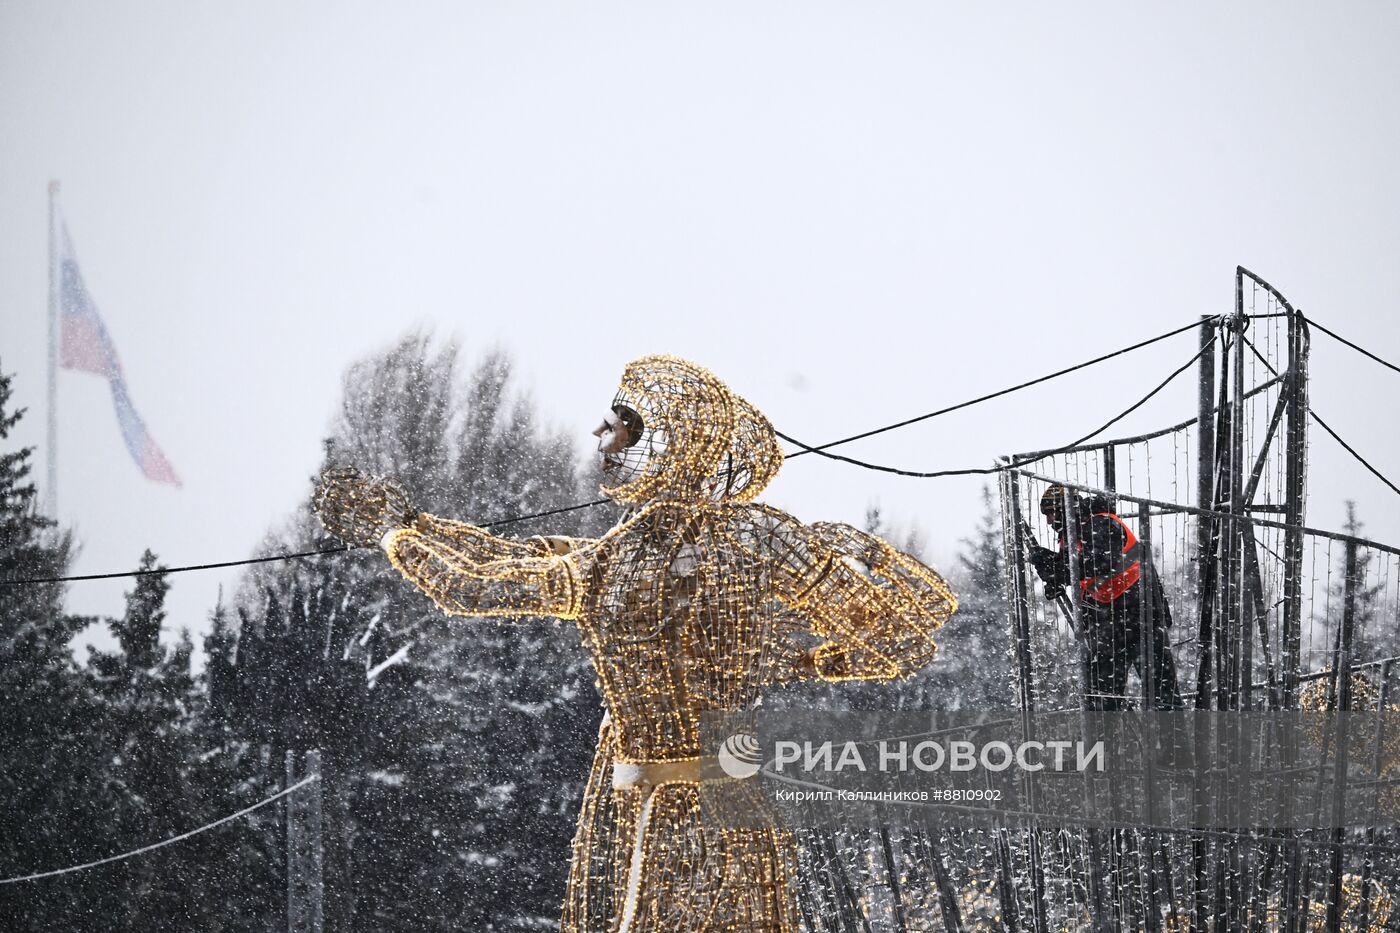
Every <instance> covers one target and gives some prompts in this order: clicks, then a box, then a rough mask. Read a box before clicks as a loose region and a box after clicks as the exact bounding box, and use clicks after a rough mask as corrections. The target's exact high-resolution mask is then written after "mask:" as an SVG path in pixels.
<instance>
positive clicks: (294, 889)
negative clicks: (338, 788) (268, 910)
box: [287, 749, 324, 933]
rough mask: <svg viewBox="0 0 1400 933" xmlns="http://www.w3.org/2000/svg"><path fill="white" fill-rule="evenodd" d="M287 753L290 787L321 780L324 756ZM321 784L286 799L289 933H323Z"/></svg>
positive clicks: (312, 783)
mask: <svg viewBox="0 0 1400 933" xmlns="http://www.w3.org/2000/svg"><path fill="white" fill-rule="evenodd" d="M298 757H299V756H298V754H297V752H296V751H295V750H294V749H288V750H287V786H288V787H290V786H291V785H293V784H295V783H296V782H297V781H300V780H302V779H303V778H307V777H311V776H313V775H315V776H316V777H318V778H319V777H320V773H321V753H320V752H318V751H314V750H313V751H308V752H306V753H305V756H304V760H303V761H302V762H301V763H300V764H301V767H300V768H299V767H298V764H299V762H298V760H297V759H298ZM323 924H324V919H323V910H322V888H321V782H320V781H319V780H316V781H313V782H311V783H310V784H308V785H307V786H306V787H304V788H302V789H301V790H299V791H297V792H296V793H295V794H291V795H289V796H288V797H287V933H321V931H322V928H323Z"/></svg>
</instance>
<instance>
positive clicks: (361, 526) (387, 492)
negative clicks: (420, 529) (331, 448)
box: [311, 467, 418, 545]
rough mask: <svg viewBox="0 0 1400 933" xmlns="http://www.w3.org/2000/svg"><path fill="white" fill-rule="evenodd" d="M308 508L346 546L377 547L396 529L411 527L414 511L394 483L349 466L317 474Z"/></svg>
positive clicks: (414, 516) (405, 495)
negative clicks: (309, 507) (316, 481)
mask: <svg viewBox="0 0 1400 933" xmlns="http://www.w3.org/2000/svg"><path fill="white" fill-rule="evenodd" d="M311 508H312V509H313V510H314V511H315V512H316V515H317V516H318V517H319V518H320V519H321V524H322V525H324V526H325V527H326V530H327V531H329V532H330V533H331V534H333V535H335V536H336V537H337V538H339V539H340V540H342V541H344V542H345V543H346V544H360V545H377V544H379V542H380V540H381V539H382V538H383V537H384V536H385V535H386V534H388V533H389V532H391V531H393V530H394V529H396V528H405V527H407V526H409V525H411V524H413V522H414V520H415V518H417V515H418V513H417V511H416V510H414V509H413V508H412V507H411V506H410V505H409V503H408V494H407V493H406V492H404V491H403V489H402V488H401V487H400V486H399V485H398V484H397V483H394V482H392V481H390V480H387V479H383V478H381V477H375V476H369V475H367V474H365V473H362V472H360V471H359V470H357V469H355V468H353V467H338V468H335V469H330V470H327V471H326V472H324V473H322V474H321V479H320V481H319V482H318V483H317V484H316V492H315V494H314V495H313V496H312V497H311Z"/></svg>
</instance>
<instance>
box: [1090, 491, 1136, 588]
mask: <svg viewBox="0 0 1400 933" xmlns="http://www.w3.org/2000/svg"><path fill="white" fill-rule="evenodd" d="M1100 516H1102V517H1104V518H1111V519H1113V520H1114V521H1115V522H1117V523H1118V524H1120V525H1122V526H1123V537H1124V538H1125V541H1124V543H1123V553H1122V555H1121V556H1120V557H1119V558H1118V560H1117V561H1115V562H1114V569H1113V572H1112V573H1111V574H1109V575H1108V576H1106V577H1087V578H1085V579H1083V580H1080V581H1079V595H1080V597H1081V598H1083V599H1092V600H1093V601H1094V602H1097V603H1111V602H1113V601H1114V600H1115V599H1117V598H1118V597H1119V596H1122V595H1123V594H1124V593H1126V592H1128V590H1130V589H1132V588H1133V584H1134V583H1136V582H1138V580H1139V579H1140V578H1141V577H1142V560H1141V559H1140V551H1141V549H1140V548H1139V547H1138V539H1137V536H1136V535H1134V534H1133V532H1132V529H1131V528H1129V527H1128V526H1127V525H1126V524H1125V523H1124V522H1123V519H1121V518H1119V517H1118V516H1117V515H1114V514H1113V513H1112V512H1095V513H1094V517H1095V518H1098V517H1100ZM1079 549H1080V550H1081V551H1082V550H1084V542H1083V541H1080V542H1079Z"/></svg>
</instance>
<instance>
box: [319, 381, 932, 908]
mask: <svg viewBox="0 0 1400 933" xmlns="http://www.w3.org/2000/svg"><path fill="white" fill-rule="evenodd" d="M597 433H598V434H599V435H600V436H601V438H602V444H601V448H600V449H601V450H602V452H603V455H604V464H603V475H604V480H603V492H604V493H605V494H606V495H607V496H608V497H609V498H611V499H613V500H614V501H616V502H620V503H623V504H625V505H627V506H628V507H629V508H630V511H629V512H628V514H627V515H626V516H625V517H624V518H623V520H622V521H621V522H620V523H619V524H618V525H617V526H616V527H614V528H613V529H612V530H611V531H609V532H608V533H607V534H605V535H603V536H602V537H601V538H597V539H572V538H557V537H534V538H527V539H509V538H502V537H497V536H495V535H493V534H491V533H489V532H487V531H485V530H484V529H482V528H479V527H476V526H474V525H470V524H468V523H465V522H459V521H453V520H449V519H444V518H439V517H436V516H430V515H423V514H413V513H412V510H411V509H409V508H408V507H407V500H406V498H405V497H404V496H403V495H402V493H401V491H400V490H398V488H397V487H396V486H394V485H393V484H392V483H390V482H387V481H385V480H380V479H373V478H370V477H367V476H364V475H362V474H359V473H356V472H354V471H348V470H337V471H331V472H329V473H327V474H326V475H325V477H323V479H322V483H321V487H320V489H319V491H318V494H317V497H316V508H317V511H318V513H319V514H320V515H321V516H322V520H323V521H324V522H325V525H326V527H327V528H328V529H329V530H331V531H333V532H334V533H336V534H338V535H340V536H341V537H343V538H344V539H345V540H347V541H349V542H353V543H363V544H372V543H378V544H380V545H382V546H383V547H384V549H385V550H386V551H387V552H388V555H389V560H390V562H391V563H392V564H393V566H394V567H395V568H396V569H398V570H399V572H400V573H402V574H403V575H404V576H405V577H407V578H408V579H409V580H410V581H412V582H413V583H414V585H416V586H417V587H419V588H420V589H421V590H423V592H425V593H426V594H427V595H428V596H429V597H431V598H432V600H433V601H434V602H435V603H436V604H437V605H438V606H439V607H441V608H442V609H443V610H444V611H445V612H448V613H450V614H454V615H468V616H539V615H551V616H555V617H558V618H561V619H569V620H572V621H573V622H575V624H577V625H578V627H579V629H580V631H581V633H582V635H583V640H584V644H585V645H586V647H587V648H588V650H589V652H590V654H591V655H592V658H593V662H594V666H595V667H596V669H597V671H598V679H599V684H600V687H601V689H602V692H603V696H604V702H605V704H606V707H607V711H608V717H607V718H606V719H605V722H604V725H603V728H602V731H601V734H600V736H599V746H598V752H597V757H596V758H595V762H594V767H593V771H592V774H591V776H590V780H589V786H588V791H587V793H586V795H585V799H584V804H583V807H582V811H581V814H580V821H579V827H578V833H577V836H576V838H575V841H574V858H573V863H572V868H571V872H570V879H569V892H568V896H567V903H566V906H565V910H564V923H563V928H564V930H566V931H577V933H582V931H591V930H594V929H613V930H618V931H622V933H628V931H640V930H656V929H666V930H668V931H675V933H686V931H698V930H702V929H703V930H706V931H710V930H715V931H721V930H733V931H739V930H743V931H773V933H780V931H790V930H795V929H796V928H797V920H796V907H795V902H794V899H793V892H792V890H791V885H790V884H789V879H790V877H791V874H792V870H793V860H794V851H793V841H792V839H791V838H790V837H789V836H788V835H787V834H786V833H784V832H782V831H780V830H778V829H772V828H759V829H734V828H720V827H716V826H711V825H707V824H706V822H705V821H703V820H702V819H701V816H700V800H701V797H700V794H701V791H702V789H703V787H704V785H706V784H710V783H712V782H729V783H733V782H734V781H736V780H737V779H735V778H731V777H728V776H727V775H725V774H724V772H723V770H722V769H721V768H720V767H719V766H718V759H717V757H716V752H717V751H718V750H717V749H711V748H707V747H704V746H703V744H702V738H701V734H700V731H701V730H700V723H701V719H702V717H703V716H705V715H706V714H709V713H714V712H736V711H746V710H751V709H753V708H754V707H755V706H756V705H757V703H758V701H759V697H760V693H761V691H762V690H763V689H764V688H765V687H767V686H769V685H772V684H777V683H784V682H791V681H796V680H803V679H812V678H818V677H819V678H823V679H826V680H833V681H837V680H853V679H889V678H894V677H899V676H902V675H905V674H909V673H912V672H914V671H917V670H919V669H921V668H923V667H925V666H926V665H927V664H928V663H929V662H931V661H932V660H933V658H934V655H935V651H936V648H935V645H934V642H933V639H932V634H933V632H934V631H935V630H936V629H937V628H938V627H939V626H940V625H942V624H943V622H944V621H946V620H947V619H948V618H949V617H950V616H951V615H952V613H953V611H954V610H955V609H956V605H957V603H956V600H955V598H954V596H953V594H952V592H951V590H950V589H949V588H948V586H947V584H946V583H945V582H944V581H943V580H942V578H940V577H939V576H938V575H937V574H936V573H934V572H933V571H932V570H930V569H929V568H928V567H926V566H924V565H923V564H922V563H920V562H919V561H917V560H915V559H914V558H912V557H910V556H909V555H907V554H903V553H901V552H899V551H897V550H895V549H894V548H892V547H890V546H889V545H888V544H886V543H885V542H884V541H881V540H880V539H878V538H876V537H874V536H872V535H869V534H866V533H864V532H861V531H858V530H857V529H855V528H851V527H849V526H847V525H841V524H815V525H805V524H803V523H801V522H799V521H797V520H796V519H795V518H793V517H792V516H790V515H787V514H785V513H783V512H781V511H779V510H777V509H773V508H770V507H767V506H764V505H759V504H756V503H754V502H753V499H754V498H755V497H756V496H757V495H758V494H759V493H760V492H761V491H762V490H763V488H764V487H765V486H766V485H767V484H768V483H769V482H770V481H771V480H772V478H773V477H774V476H775V475H776V474H777V472H778V469H779V468H780V467H781V466H782V463H783V456H782V452H781V450H780V449H779V447H778V444H777V440H776V437H775V436H774V432H773V429H772V426H771V425H770V424H769V423H768V420H767V419H766V418H765V417H764V416H763V415H762V413H760V412H759V411H758V410H757V409H755V408H754V407H753V406H752V405H750V404H749V403H748V402H746V401H745V400H744V399H742V398H740V397H739V396H738V395H736V394H735V393H733V392H732V391H730V390H729V389H728V387H726V386H725V385H724V383H722V382H721V381H720V380H719V379H718V378H716V377H715V376H714V375H713V374H711V373H710V372H708V371H707V370H705V369H703V368H701V367H699V366H696V365H695V364H693V363H689V362H687V361H685V360H682V359H678V358H676V357H670V356H651V357H643V358H642V359H639V360H636V361H634V362H632V363H630V364H629V365H628V366H627V367H626V369H625V371H624V373H623V377H622V382H621V385H620V387H619V390H618V392H617V395H616V396H615V398H614V399H613V402H612V406H611V410H610V412H609V414H608V416H607V417H606V418H605V420H604V424H603V425H602V426H600V428H599V431H598V432H597ZM814 643H815V644H814Z"/></svg>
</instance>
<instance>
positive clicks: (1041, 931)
mask: <svg viewBox="0 0 1400 933" xmlns="http://www.w3.org/2000/svg"><path fill="white" fill-rule="evenodd" d="M1001 476H1002V508H1003V509H1005V510H1006V514H1008V515H1009V518H1010V522H1009V525H1010V534H1009V535H1007V549H1008V550H1009V551H1010V553H1009V554H1008V555H1007V573H1008V574H1010V577H1011V593H1010V594H1009V595H1010V597H1011V599H1010V603H1011V615H1012V622H1013V624H1014V626H1015V632H1014V637H1015V640H1016V668H1017V681H1018V686H1019V692H1020V695H1021V735H1022V741H1029V740H1030V739H1031V737H1032V735H1033V733H1034V727H1033V725H1032V723H1031V716H1032V715H1033V714H1034V712H1035V687H1034V682H1033V679H1032V673H1031V618H1030V598H1029V597H1030V588H1029V586H1030V584H1029V581H1028V580H1027V579H1026V555H1025V541H1024V531H1023V530H1022V529H1023V527H1024V526H1023V523H1022V520H1021V486H1020V476H1019V475H1018V474H1017V473H1016V472H1015V471H1014V470H1006V471H1004V472H1003V473H1002V474H1001ZM1072 563H1073V561H1071V564H1072ZM1027 790H1028V791H1030V790H1031V788H1030V787H1029V785H1028V786H1027ZM1026 803H1027V805H1028V807H1029V808H1030V811H1031V814H1032V816H1031V818H1030V820H1029V821H1028V823H1027V829H1026V837H1027V848H1028V854H1029V855H1030V862H1031V866H1030V867H1031V886H1032V890H1033V892H1034V897H1035V903H1034V920H1033V928H1034V930H1035V933H1046V931H1048V930H1049V912H1048V910H1047V908H1046V904H1045V873H1044V869H1043V866H1042V865H1041V858H1040V833H1039V829H1038V823H1039V821H1038V820H1037V819H1036V818H1035V816H1034V813H1035V809H1036V798H1035V795H1034V794H1033V793H1029V794H1028V795H1027V798H1026Z"/></svg>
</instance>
